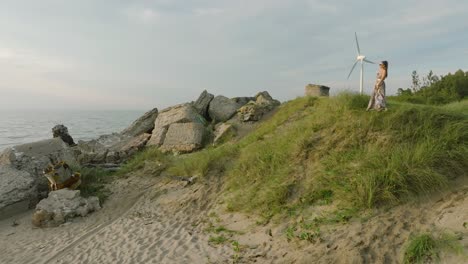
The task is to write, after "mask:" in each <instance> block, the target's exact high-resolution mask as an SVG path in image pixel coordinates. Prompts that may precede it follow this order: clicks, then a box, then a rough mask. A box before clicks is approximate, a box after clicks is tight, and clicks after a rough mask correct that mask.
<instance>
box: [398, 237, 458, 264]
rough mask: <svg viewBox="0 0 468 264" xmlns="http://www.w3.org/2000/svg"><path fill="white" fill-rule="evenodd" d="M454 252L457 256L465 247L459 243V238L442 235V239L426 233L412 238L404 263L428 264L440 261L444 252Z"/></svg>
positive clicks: (407, 247)
mask: <svg viewBox="0 0 468 264" xmlns="http://www.w3.org/2000/svg"><path fill="white" fill-rule="evenodd" d="M444 250H446V251H452V252H454V253H457V254H461V253H462V252H463V247H462V246H461V245H460V243H459V242H458V237H456V236H454V235H450V234H446V233H444V234H442V235H441V236H440V238H435V237H434V236H433V235H431V234H428V233H424V234H420V235H418V236H414V237H412V238H410V241H409V243H408V245H407V246H406V249H405V253H404V259H403V262H404V263H407V264H412V263H427V262H431V261H438V260H439V258H440V253H441V252H442V251H444Z"/></svg>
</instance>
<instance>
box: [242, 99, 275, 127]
mask: <svg viewBox="0 0 468 264" xmlns="http://www.w3.org/2000/svg"><path fill="white" fill-rule="evenodd" d="M280 104H281V103H280V102H279V101H277V100H275V99H273V98H272V97H271V96H270V94H268V92H261V93H258V94H257V95H256V96H255V101H250V102H249V103H247V104H246V105H244V106H242V107H241V108H240V109H239V110H238V112H239V119H240V120H241V121H243V122H247V121H258V120H260V119H261V118H262V117H263V115H265V114H266V113H268V112H270V111H271V110H273V109H274V108H275V107H277V106H279V105H280Z"/></svg>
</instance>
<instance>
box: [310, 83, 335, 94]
mask: <svg viewBox="0 0 468 264" xmlns="http://www.w3.org/2000/svg"><path fill="white" fill-rule="evenodd" d="M329 94H330V87H327V86H324V85H318V84H308V85H307V86H306V87H305V95H306V96H329Z"/></svg>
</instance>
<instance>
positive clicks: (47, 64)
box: [0, 47, 73, 73]
mask: <svg viewBox="0 0 468 264" xmlns="http://www.w3.org/2000/svg"><path fill="white" fill-rule="evenodd" d="M12 66H14V67H17V68H23V69H25V70H33V71H36V72H39V73H45V72H62V71H68V70H71V69H72V68H73V65H72V64H71V63H69V62H65V61H64V60H62V59H58V58H54V57H52V56H48V55H42V54H38V53H37V52H35V51H32V50H27V49H19V48H7V47H0V68H2V67H8V68H10V67H12Z"/></svg>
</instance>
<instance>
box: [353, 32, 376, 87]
mask: <svg viewBox="0 0 468 264" xmlns="http://www.w3.org/2000/svg"><path fill="white" fill-rule="evenodd" d="M354 36H355V37H356V48H357V57H356V62H355V63H354V65H353V67H352V68H351V71H350V72H349V74H348V79H349V76H351V73H353V70H354V68H355V67H356V64H357V63H358V62H361V78H360V83H359V84H360V85H359V93H360V94H362V85H363V81H364V62H367V63H372V64H375V62H372V61H370V60H368V59H366V56H364V55H362V54H361V49H360V48H359V42H358V39H357V33H356V32H354Z"/></svg>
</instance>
